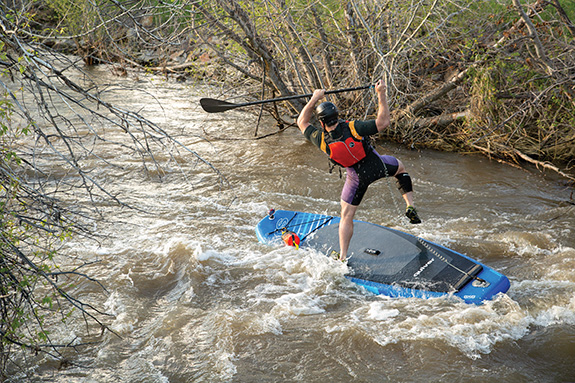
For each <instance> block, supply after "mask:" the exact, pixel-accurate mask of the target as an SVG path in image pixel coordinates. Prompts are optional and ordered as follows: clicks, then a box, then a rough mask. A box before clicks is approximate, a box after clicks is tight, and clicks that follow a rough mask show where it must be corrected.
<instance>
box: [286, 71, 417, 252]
mask: <svg viewBox="0 0 575 383" xmlns="http://www.w3.org/2000/svg"><path fill="white" fill-rule="evenodd" d="M375 91H376V93H377V99H378V111H377V117H376V119H375V120H369V121H360V120H355V121H343V120H340V119H339V117H338V110H337V107H336V106H335V105H334V104H332V103H331V102H322V103H321V104H320V105H319V106H318V107H317V109H316V114H317V118H318V120H319V123H320V125H321V128H317V127H315V126H313V125H311V118H312V116H313V111H314V108H315V105H316V104H317V103H318V101H319V100H321V99H322V98H323V97H324V95H325V89H316V90H315V91H314V92H313V95H312V96H311V99H310V100H309V102H308V103H307V104H306V106H305V107H304V108H303V109H302V111H301V113H300V115H299V117H298V119H297V124H298V127H299V128H300V130H301V132H302V133H303V134H304V136H305V137H306V138H307V139H308V140H309V141H311V142H312V143H313V144H314V145H316V146H317V147H319V148H320V149H321V150H322V151H323V152H325V153H326V154H327V155H328V156H329V157H330V159H331V161H332V162H334V163H335V164H337V165H340V166H342V167H344V168H346V174H347V175H346V180H345V184H344V186H343V190H342V192H341V221H340V223H339V246H340V253H339V259H340V260H342V261H343V260H345V258H346V256H347V248H348V246H349V242H350V241H351V237H352V236H353V218H354V216H355V212H356V211H357V208H358V207H359V204H360V202H361V200H362V199H363V196H364V194H365V192H366V191H367V187H368V186H369V185H370V184H371V183H372V182H374V181H376V180H378V179H380V178H383V177H389V176H394V177H395V178H396V179H397V184H398V186H399V190H400V191H401V194H402V196H403V199H404V200H405V203H406V205H407V209H406V212H405V215H406V216H407V218H409V221H410V222H411V223H413V224H417V223H421V220H420V219H419V216H418V215H417V211H416V210H415V207H414V206H413V187H412V183H411V177H410V176H409V174H407V172H406V171H405V167H404V166H403V163H402V162H401V161H399V160H398V159H397V158H395V157H392V156H387V155H380V154H378V153H377V152H376V151H375V149H374V148H373V147H371V145H370V144H369V142H368V141H367V139H366V138H367V137H368V136H371V135H374V134H376V133H378V132H381V131H383V130H384V129H387V127H388V126H389V123H390V114H389V106H388V105H387V98H386V94H385V93H386V86H385V84H384V83H383V81H382V80H379V81H378V82H377V83H376V84H375Z"/></svg>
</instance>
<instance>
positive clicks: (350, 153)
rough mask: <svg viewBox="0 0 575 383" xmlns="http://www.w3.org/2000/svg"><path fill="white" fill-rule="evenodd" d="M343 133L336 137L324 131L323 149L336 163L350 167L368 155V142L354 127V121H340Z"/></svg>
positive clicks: (322, 138)
mask: <svg viewBox="0 0 575 383" xmlns="http://www.w3.org/2000/svg"><path fill="white" fill-rule="evenodd" d="M340 124H341V125H343V126H342V132H343V135H342V136H341V137H339V138H338V139H334V138H332V137H331V135H329V134H325V132H323V133H322V136H321V146H320V148H321V150H323V151H324V152H325V153H326V154H327V155H328V156H329V158H330V159H331V160H332V161H333V162H335V163H336V164H338V165H340V166H343V167H344V168H348V167H350V166H353V165H355V164H357V163H358V162H359V161H361V160H363V159H364V158H365V156H366V155H367V143H366V141H365V140H363V137H362V136H360V135H359V134H358V133H357V131H356V130H355V127H354V121H350V122H340Z"/></svg>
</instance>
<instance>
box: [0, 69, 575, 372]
mask: <svg viewBox="0 0 575 383" xmlns="http://www.w3.org/2000/svg"><path fill="white" fill-rule="evenodd" d="M92 75H94V76H96V77H97V79H98V81H99V82H100V83H101V84H109V86H110V87H109V89H108V90H107V92H106V93H105V94H104V95H103V97H104V98H105V99H106V100H108V101H110V102H115V103H118V104H119V105H121V106H122V107H123V108H125V109H130V110H139V111H141V113H142V114H143V115H144V116H146V117H147V118H149V119H150V120H152V121H154V122H155V123H157V124H158V125H159V126H161V127H162V128H163V129H165V130H166V131H168V132H169V133H170V134H172V135H173V136H174V137H177V139H178V140H179V141H180V142H182V143H184V144H186V145H188V146H189V147H190V148H192V149H193V150H194V151H195V152H196V153H198V154H199V155H200V156H202V157H203V158H204V159H206V160H208V161H209V162H210V163H211V164H212V165H213V166H214V167H215V168H217V169H218V170H219V171H220V172H221V174H222V175H223V176H224V177H225V178H226V180H227V182H229V185H227V184H225V183H223V184H222V183H221V182H220V178H219V176H218V175H217V174H216V173H214V171H213V170H211V169H210V168H209V167H208V166H206V165H204V164H203V163H201V162H198V161H197V160H196V159H195V158H194V157H193V156H191V155H189V154H187V153H184V152H182V153H181V155H180V156H177V160H178V162H179V163H175V162H173V161H172V160H170V158H169V157H168V156H165V157H163V156H162V155H161V154H158V160H159V161H161V162H162V164H163V168H164V171H165V174H163V178H162V180H161V181H159V180H158V177H157V176H156V175H155V174H149V173H146V172H145V171H144V170H143V169H142V166H141V159H140V158H139V157H138V156H137V155H135V154H134V153H130V152H126V151H118V148H117V147H115V146H114V147H110V146H107V145H106V144H105V143H100V144H99V145H98V146H96V147H95V149H94V150H95V151H96V154H98V155H99V156H105V157H106V158H108V159H109V160H110V163H109V164H105V163H102V162H101V161H98V162H97V161H96V160H95V159H94V164H93V165H94V166H97V169H98V170H97V171H96V172H95V174H94V176H95V177H97V179H98V180H99V181H100V182H102V183H103V184H105V185H106V187H107V188H109V189H110V190H111V191H113V192H115V193H118V195H119V196H120V198H121V199H123V201H125V202H127V203H129V204H131V205H132V206H137V207H138V208H139V209H140V210H133V209H126V208H118V207H116V206H113V204H109V203H104V202H102V206H101V209H102V212H103V214H104V215H105V216H106V217H107V218H108V219H109V220H110V221H109V223H108V224H101V223H100V224H99V225H98V227H96V230H97V232H98V233H100V234H102V235H105V236H108V239H106V240H104V241H103V242H101V243H100V244H98V243H94V242H90V241H86V240H80V239H74V238H73V239H72V240H70V242H69V243H68V244H67V246H66V249H67V251H69V252H71V253H72V254H76V255H78V256H81V257H83V258H84V259H87V260H100V261H101V262H99V263H97V264H95V265H93V266H91V267H90V268H89V269H86V270H84V271H85V272H89V274H90V275H92V276H94V277H96V278H98V279H99V280H100V282H102V283H103V284H104V285H105V286H106V288H107V289H108V293H107V294H103V293H102V292H101V291H100V290H98V289H97V288H95V287H94V286H91V285H90V286H88V285H86V286H85V287H82V286H79V287H78V289H77V291H78V293H79V294H80V295H82V296H85V297H90V299H92V300H93V301H94V302H95V303H97V304H99V305H101V307H103V308H104V309H105V311H106V312H108V313H110V314H113V317H110V318H109V319H108V320H109V325H110V327H111V328H112V329H113V330H114V331H116V332H117V333H118V334H119V335H120V336H121V338H119V337H117V336H114V335H113V334H110V333H108V334H105V335H104V337H103V340H102V342H100V343H98V344H96V345H94V346H93V347H89V348H83V349H81V350H80V352H79V353H78V354H73V353H72V354H70V358H71V359H72V360H73V361H74V362H75V363H76V364H77V365H75V366H70V367H67V368H63V369H60V370H58V368H57V367H58V366H57V364H56V363H54V362H53V361H52V360H50V359H49V358H48V357H39V358H40V359H38V360H35V361H34V363H38V364H37V365H36V364H32V365H28V367H29V370H28V371H27V372H26V373H27V374H29V376H33V380H34V381H38V382H86V383H92V382H134V383H135V382H150V383H152V382H173V383H176V382H482V383H484V382H567V381H575V273H574V269H575V206H573V205H571V204H569V203H568V202H567V201H569V198H570V193H571V192H572V190H573V189H572V188H569V187H568V186H567V185H566V182H564V181H563V180H561V179H560V178H559V177H557V176H555V175H554V174H551V173H541V172H539V171H538V170H536V169H528V170H522V169H518V168H515V167H511V166H509V165H506V164H502V163H498V162H496V161H491V160H489V159H488V158H485V157H482V156H478V155H461V154H453V153H440V152H436V151H430V150H421V151H419V150H409V149H407V148H405V147H401V146H397V145H395V144H390V143H383V144H381V145H380V146H379V147H378V150H379V152H380V153H385V154H391V155H394V156H396V157H398V158H399V159H401V160H402V161H403V162H404V164H405V165H406V167H407V169H408V171H409V173H410V174H411V176H412V178H413V181H414V189H415V201H416V206H417V207H418V210H419V213H420V216H421V218H422V219H423V223H422V224H421V225H410V224H409V223H407V221H406V220H405V219H404V218H402V210H403V206H404V204H403V202H402V200H401V197H400V195H399V192H398V191H397V189H396V186H395V182H393V183H391V184H389V183H388V182H387V181H385V180H380V181H378V183H376V184H374V185H372V186H371V187H370V189H369V190H368V193H367V195H366V198H365V199H364V202H363V203H362V205H361V207H360V209H359V211H358V214H357V218H358V219H361V220H365V221H369V222H373V223H377V224H383V225H386V226H390V227H393V228H396V229H399V230H403V231H407V232H409V233H412V234H415V235H418V236H421V237H423V238H425V239H428V240H431V241H434V242H437V243H439V244H442V245H444V246H447V247H450V248H452V249H454V250H456V251H459V252H462V253H465V254H467V255H469V256H470V257H472V258H475V259H477V260H479V261H481V262H482V263H485V264H486V265H488V266H490V267H492V268H494V269H496V270H498V271H500V272H502V273H503V274H505V275H507V276H508V277H509V279H510V280H511V288H510V290H509V292H508V293H507V294H506V295H502V296H500V297H498V298H497V299H495V300H494V301H491V302H488V303H485V304H483V305H480V306H475V305H469V304H465V303H462V302H461V301H458V300H456V299H453V298H452V299H449V298H442V299H429V300H424V299H391V298H386V297H383V296H376V295H373V294H370V293H368V292H366V291H364V290H362V289H361V288H359V287H358V286H357V285H355V284H353V283H351V282H350V281H348V280H347V279H346V278H344V275H345V273H346V266H345V265H344V264H342V263H338V262H336V261H333V260H331V259H328V258H327V257H324V256H321V255H319V254H317V253H314V252H312V251H305V250H295V249H294V248H287V247H268V246H266V245H263V244H260V243H258V241H257V238H256V236H255V232H254V227H255V225H256V223H257V222H258V221H259V220H260V219H261V218H262V217H263V216H264V215H265V214H266V213H267V211H268V210H269V209H271V208H274V209H287V210H302V211H308V212H313V213H327V214H332V215H337V214H339V195H340V191H341V187H342V185H343V179H340V178H339V175H338V174H337V172H334V173H333V174H330V173H329V172H328V162H327V159H326V158H325V155H324V154H323V153H321V152H320V151H319V150H317V148H315V147H313V146H312V145H311V144H310V143H308V142H306V140H305V139H304V137H303V136H302V135H301V133H300V132H299V130H297V129H296V128H290V129H288V130H286V131H284V132H283V133H281V134H277V135H273V136H271V137H269V138H265V139H261V140H252V139H251V137H252V136H253V132H254V129H255V126H254V125H255V122H256V120H257V116H255V115H254V114H252V113H246V111H242V110H241V109H237V110H234V111H230V112H225V113H219V114H207V113H205V112H204V111H203V110H202V109H201V108H200V107H199V103H198V100H199V98H200V97H205V96H210V97H216V98H217V97H218V93H217V91H218V90H217V89H215V88H207V87H203V86H202V87H200V86H195V85H193V84H191V83H184V84H180V83H176V82H173V81H165V80H164V79H162V78H154V77H146V76H141V77H140V80H139V82H138V83H137V84H136V88H137V89H136V90H134V89H131V90H128V89H126V88H124V87H123V86H122V84H124V83H125V84H128V83H129V82H131V83H133V82H134V81H135V80H134V79H133V78H131V77H130V76H128V77H127V78H120V77H115V76H112V75H111V74H110V73H109V69H107V68H106V67H104V66H102V67H98V68H96V69H94V70H93V73H92ZM102 128H103V129H105V128H106V127H102ZM108 129H109V134H110V135H111V136H112V137H114V139H115V140H122V139H123V138H122V137H125V136H122V133H121V132H116V131H115V130H114V129H112V128H108ZM274 129H276V128H275V127H274V126H273V122H271V121H264V122H263V123H262V125H261V126H260V133H262V134H264V133H270V132H273V131H274ZM116 151H117V152H116ZM87 161H89V160H87ZM87 164H88V165H90V164H89V162H87ZM153 172H154V170H153V169H152V173H153ZM83 325H84V324H83V323H81V322H79V323H78V324H77V332H78V333H81V332H82V330H83V327H82V326H83ZM64 331H66V333H64ZM69 331H70V330H69V328H68V329H66V330H64V329H62V332H63V333H62V334H58V333H57V331H56V332H55V334H54V336H55V337H56V336H58V337H60V338H61V339H64V340H66V339H68V340H70V341H72V340H73V339H74V337H75V336H76V334H74V333H71V334H70V333H68V332H69ZM23 376H24V372H22V371H19V372H15V375H14V376H12V377H11V378H9V381H11V382H18V381H20V379H21V378H23Z"/></svg>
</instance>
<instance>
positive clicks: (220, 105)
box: [200, 98, 240, 113]
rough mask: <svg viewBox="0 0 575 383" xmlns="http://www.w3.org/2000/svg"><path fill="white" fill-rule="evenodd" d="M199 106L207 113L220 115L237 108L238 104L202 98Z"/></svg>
mask: <svg viewBox="0 0 575 383" xmlns="http://www.w3.org/2000/svg"><path fill="white" fill-rule="evenodd" d="M200 105H201V106H202V108H203V109H204V110H205V111H206V112H208V113H220V112H225V111H226V110H230V109H234V108H237V107H238V106H240V105H238V104H232V103H231V102H227V101H222V100H216V99H213V98H202V99H200Z"/></svg>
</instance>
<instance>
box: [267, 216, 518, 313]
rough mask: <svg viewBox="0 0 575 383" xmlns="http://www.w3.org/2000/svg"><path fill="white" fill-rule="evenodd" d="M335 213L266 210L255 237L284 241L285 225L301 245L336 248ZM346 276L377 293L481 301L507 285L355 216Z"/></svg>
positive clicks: (455, 256)
mask: <svg viewBox="0 0 575 383" xmlns="http://www.w3.org/2000/svg"><path fill="white" fill-rule="evenodd" d="M338 228H339V217H334V216H330V215H322V214H313V213H304V212H296V211H288V210H278V211H273V214H272V212H270V214H269V215H268V216H266V217H265V218H263V219H262V220H261V221H260V222H259V223H258V225H257V226H256V235H257V237H258V240H259V241H260V242H262V243H266V244H270V245H273V244H280V243H283V242H282V239H281V236H282V232H285V231H286V230H287V231H289V232H293V233H295V235H297V238H298V239H299V240H300V246H301V247H303V248H311V249H315V250H317V251H319V252H322V253H324V254H326V255H328V256H329V255H332V254H333V253H334V252H335V251H338V250H339V233H338ZM347 265H348V267H349V270H350V271H349V273H348V274H347V275H346V278H348V279H350V280H351V281H352V282H354V283H356V284H358V285H360V286H363V287H364V288H365V289H367V290H368V291H370V292H372V293H375V294H383V295H386V296H390V297H416V298H432V297H441V296H447V295H454V296H457V297H459V298H461V299H462V300H464V301H465V302H467V303H474V304H480V303H482V302H483V301H485V300H490V299H492V298H493V297H494V296H496V295H497V294H499V293H505V292H506V291H507V290H508V289H509V279H508V278H507V277H506V276H504V275H502V274H500V273H498V272H497V271H495V270H493V269H491V268H490V267H488V266H486V265H483V264H481V263H479V262H477V261H475V260H473V259H471V258H469V257H467V256H465V255H463V254H460V253H458V252H456V251H453V250H451V249H448V248H446V247H443V246H441V245H438V244H436V243H433V242H430V241H426V240H424V239H422V238H419V237H416V236H414V235H411V234H408V233H404V232H402V231H399V230H394V229H390V228H388V227H384V226H380V225H376V224H372V223H368V222H363V221H354V234H353V237H352V240H351V242H350V245H349V249H348V254H347Z"/></svg>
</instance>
